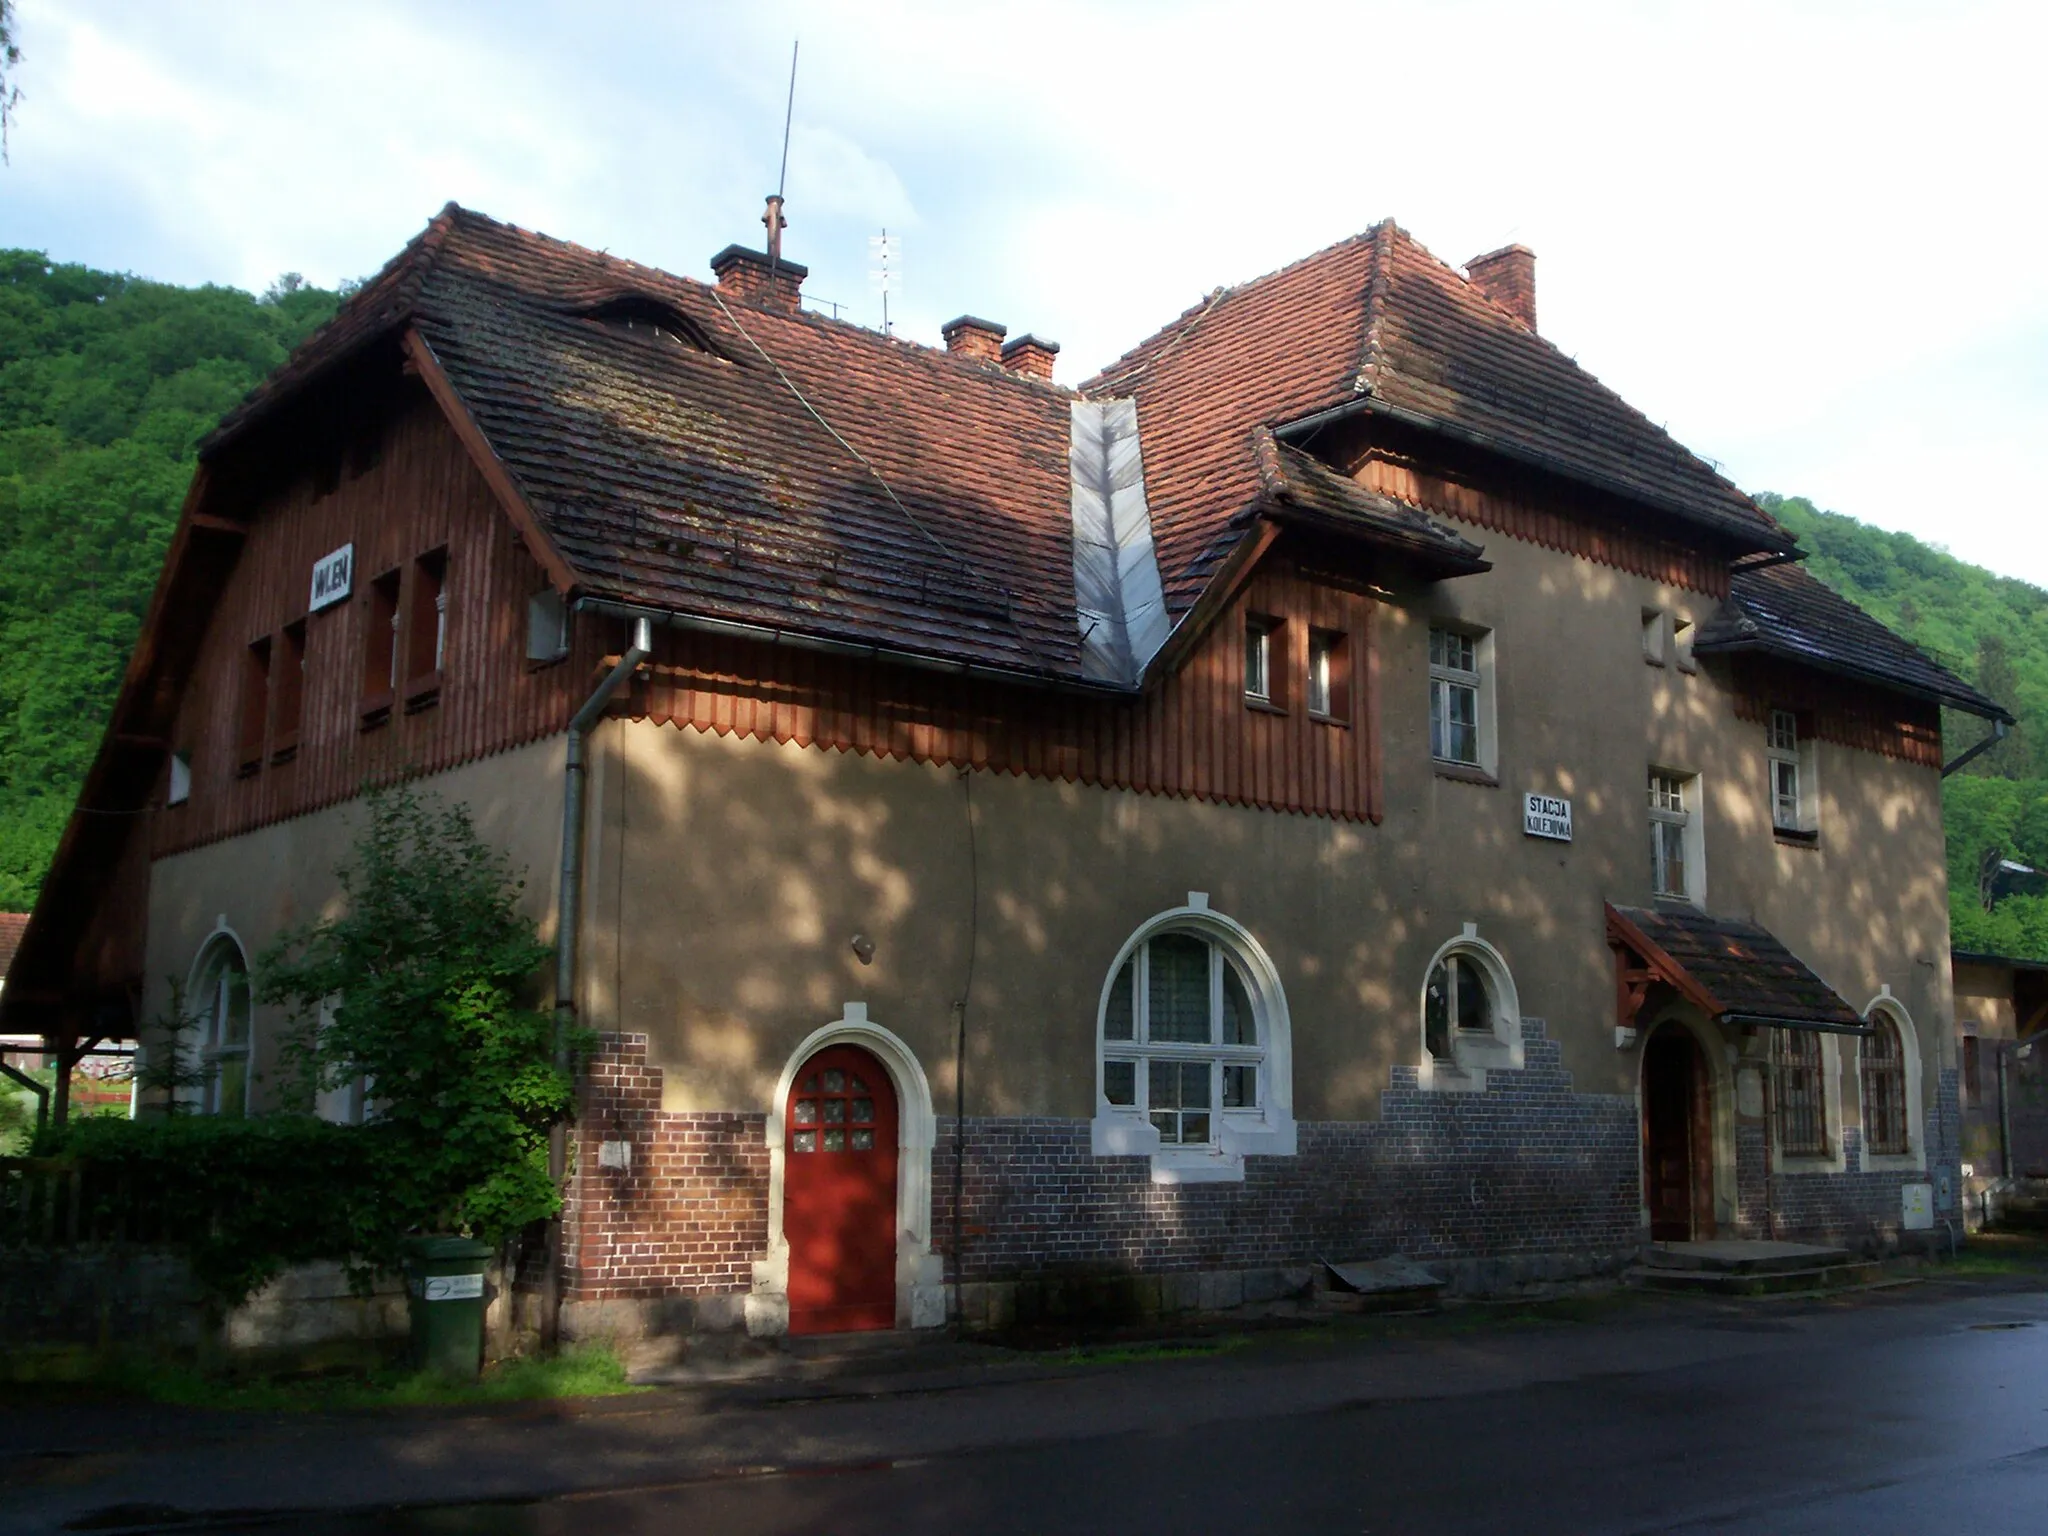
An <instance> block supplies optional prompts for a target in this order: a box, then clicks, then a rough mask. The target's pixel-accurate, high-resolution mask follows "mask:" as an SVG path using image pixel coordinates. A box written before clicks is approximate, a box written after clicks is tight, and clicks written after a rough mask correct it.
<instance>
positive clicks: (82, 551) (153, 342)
mask: <svg viewBox="0 0 2048 1536" xmlns="http://www.w3.org/2000/svg"><path fill="white" fill-rule="evenodd" d="M337 299H338V296H337V295H336V294H333V293H329V292H325V291H322V290H319V289H315V288H309V287H306V286H305V285H304V284H302V283H300V282H299V281H298V279H297V278H296V277H286V278H282V279H280V280H279V281H278V282H277V283H276V284H274V285H273V286H272V288H271V290H270V292H268V293H266V294H264V295H263V296H262V297H260V298H258V297H255V296H253V295H251V294H247V293H243V292H241V291H239V290H237V289H233V288H212V287H208V288H198V289H186V288H175V287H171V286H169V285H167V284H163V283H151V282H144V281H141V280H139V279H136V278H132V277H122V276H117V275H114V274H111V273H106V272H95V271H92V270H90V269H88V268H85V267H79V266H57V265H53V264H51V263H50V262H49V261H48V260H47V259H46V258H45V257H43V256H42V255H41V254H39V253H37V252H33V251H4V252H0V910H10V909H12V910H21V909H26V908H27V907H28V906H29V905H30V904H31V903H32V902H33V901H34V899H35V891H36V886H37V884H38V882H39V881H40V880H41V878H42V874H43V870H44V869H45V867H46V866H47V865H48V862H49V858H50V854H51V851H52V850H53V849H54V848H55V846H56V842H57V837H58V834H59V833H60V832H61V831H62V830H63V825H64V818H65V816H66V814H67V813H68V812H69V810H70V807H71V802H72V800H73V798H74V796H75V795H76V793H77V790H78V784H79V781H80V779H81V778H82V777H83V775H84V773H85V770H86V767H87V765H88V764H89V763H90V762H91V760H92V754H93V751H94V749H95V748H96V746H97V745H98V741H99V734H100V728H101V724H102V722H103V720H104V719H105V716H106V711H107V708H108V706H109V705H110V704H111V702H112V699H113V695H114V690H115V688H116V687H117V685H118V684H119V681H120V676H121V668H122V666H123V664H124V662H125V660H126V658H127V655H128V651H129V649H130V647H131V646H132V645H133V644H134V640H135V634H136V628H137V625H138V623H139V622H140V619H141V615H142V610H143V607H144V606H145V604H146V603H147V602H148V600H149V592H150V588H151V586H152V584H153V583H154V582H155V580H156V573H157V567H158V564H159V562H160V561H161V559H162V556H163V551H164V546H165V544H166V543H167V541H168V540H169V537H170V532H171V527H172V525H173V523H174V522H175V521H176V518H177V511H178V503H179V501H180V499H181V498H182V497H183V495H184V492H185V487H186V484H187V482H188V481H189V480H190V479H191V474H192V467H193V448H194V445H195V444H196V443H197V442H198V440H199V439H200V438H201V437H202V436H203V435H204V434H205V432H206V431H207V429H208V428H209V427H210V426H211V425H212V424H213V423H214V422H215V421H216V420H217V419H218V418H219V417H220V415H221V413H222V412H223V411H225V410H226V409H227V408H228V407H229V406H231V405H233V404H234V403H235V401H237V400H239V399H240V398H241V397H242V395H243V394H244V393H246V392H247V391H248V390H249V389H250V388H251V387H252V386H253V385H254V384H255V383H256V381H257V380H258V379H260V378H261V377H262V376H263V375H264V374H265V373H267V372H268V371H269V370H270V369H271V368H273V367H275V366H276V365H277V364H278V363H279V362H281V361H283V359H284V357H285V354H286V353H287V352H288V351H289V350H290V349H291V348H292V346H293V345H295V344H296V343H297V342H298V341H299V340H300V338H302V337H303V336H305V335H306V334H307V333H308V332H309V331H310V330H312V329H313V328H314V327H315V326H317V325H318V324H319V323H320V322H321V321H323V320H325V319H326V318H327V317H328V316H329V315H331V314H332V313H333V312H334V307H335V304H336V302H337ZM1760 499H1761V500H1762V501H1763V503H1764V504H1765V505H1766V506H1768V507H1769V508H1770V509H1771V510H1772V511H1773V512H1775V513H1776V514H1777V515H1778V516H1779V517H1780V518H1782V519H1783V520H1784V521H1785V523H1786V524H1787V525H1788V526H1790V527H1791V528H1792V529H1793V530H1794V531H1795V532H1796V533H1797V534H1798V535H1799V538H1800V542H1801V543H1802V544H1803V545H1804V546H1805V547H1806V548H1807V549H1808V550H1809V551H1811V553H1812V559H1811V561H1810V563H1809V569H1811V570H1812V571H1813V572H1814V574H1816V575H1817V576H1819V577H1820V578H1821V579H1822V580H1823V581H1826V582H1827V583H1829V584H1830V585H1831V586H1833V587H1835V588H1836V589H1837V590H1839V591H1841V592H1842V593H1844V594H1845V595H1847V596H1848V597H1850V598H1851V599H1853V600H1854V601H1856V602H1857V603H1859V604H1861V605H1862V606H1863V607H1864V608H1866V609H1868V610H1869V611H1870V612H1871V613H1873V614H1875V615H1876V616H1877V617H1878V618H1880V619H1882V620H1884V622H1886V623H1887V624H1890V625H1891V626H1893V627H1894V628H1895V629H1897V630H1899V631H1900V632H1901V633H1903V634H1905V635H1907V636H1908V637H1910V638H1911V639H1912V640H1914V641H1915V642H1917V643H1918V644H1920V645H1921V646H1922V647H1924V648H1925V649H1927V650H1928V651H1930V652H1932V653H1933V654H1935V655H1936V656H1938V657H1939V658H1940V659H1941V660H1943V661H1945V662H1947V663H1948V664H1949V665H1950V666H1951V667H1953V668H1954V669H1955V670H1956V671H1958V672H1960V673H1961V674H1962V675H1963V676H1964V677H1967V678H1969V679H1970V680H1971V681H1973V682H1975V683H1976V684H1977V685H1978V686H1979V687H1980V688H1982V689H1983V690H1984V691H1985V692H1987V693H1989V694H1990V695H1991V696H1992V697H1994V698H1996V699H1998V700H2000V701H2002V702H2004V703H2006V704H2007V705H2009V706H2010V707H2011V708H2012V709H2013V710H2014V712H2015V713H2016V714H2017V715H2018V716H2019V718H2020V725H2019V728H2018V729H2017V730H2016V731H2014V732H2013V734H2012V736H2011V737H2010V738H2009V739H2008V740H2007V741H2005V742H2002V743H2000V744H1999V745H1998V746H1997V747H1995V748H1993V749H1992V750H1990V751H1988V752H1986V753H1984V754H1983V755H1982V756H1980V757H1979V758H1978V759H1977V760H1976V761H1975V762H1974V763H1973V764H1972V765H1971V766H1970V769H1969V770H1968V771H1967V772H1966V773H1965V774H1960V775H1957V776H1956V777H1954V778H1952V779H1950V780H1949V781H1948V784H1947V786H1946V796H1945V798H1946V805H1947V813H1948V820H1949V875H1950V882H1951V890H1952V893H1953V906H1954V926H1955V940H1956V943H1957V944H1958V945H1960V946H1962V947H1965V948H1971V949H1988V950H1996V951H2000V952H2004V953H2012V954H2028V955H2035V956H2038V957H2040V958H2044V959H2048V895H2043V896H2028V895H2015V896H2007V897H2005V898H2003V899H2002V900H2000V901H1999V902H1998V903H1997V905H1996V907H1995V909H1993V910H1986V907H1985V905H1984V902H1983V900H1982V896H1981V892H1982V890H1983V889H1984V885H1983V880H1982V875H1983V871H1984V869H1985V868H1986V867H1987V864H1986V860H1987V859H1989V860H1992V861H1994V862H1995V860H1996V859H1998V858H2000V857H2008V858H2013V859H2016V860H2019V861H2021V862H2023V863H2026V864H2030V865H2034V866H2037V867H2040V868H2043V869H2048V592H2044V591H2043V590H2042V589H2041V588H2039V587H2033V586H2029V585H2028V584H2027V583H2025V582H2021V581H2014V580H2010V579H2008V578H2005V577H2000V576H1994V575H1992V574H1991V573H1990V572H1989V571H1986V570H1983V569H1982V568H1980V567H1977V566H1973V565H1966V564H1964V563H1963V562H1962V561H1960V560H1957V559H1954V558H1953V557H1952V556H1950V555H1948V554H1946V553H1944V552H1943V551H1942V550H1939V549H1936V548H1934V547H1932V546H1931V545H1927V544H1924V543H1922V542H1920V541H1919V540H1918V539H1915V538H1912V537H1910V536H1909V535H1906V534H1894V533H1884V532H1881V531H1879V530H1877V529H1875V528H1869V527H1865V526H1864V525H1863V524H1861V523H1858V522H1856V521H1854V520H1853V519H1851V518H1847V517H1841V516H1837V515H1835V514H1833V513H1829V512H1821V511H1819V510H1817V509H1816V508H1814V506H1813V505H1812V504H1811V503H1810V502H1807V501H1804V500H1802V499H1800V498H1797V497H1791V498H1783V497H1778V496H1772V495H1765V496H1763V497H1761V498H1760ZM1946 723H1947V726H1948V750H1949V751H1950V752H1951V753H1954V752H1957V751H1960V750H1961V749H1962V748H1963V747H1964V746H1967V745H1968V744H1970V743H1971V742H1973V741H1975V740H1977V739H1978V738H1979V737H1981V736H1982V734H1983V728H1982V727H1981V726H1980V725H1979V724H1978V723H1977V722H1975V721H1972V720H1970V719H1968V718H1967V717H1959V716H1951V717H1950V718H1949V719H1948V721H1947V722H1946Z"/></svg>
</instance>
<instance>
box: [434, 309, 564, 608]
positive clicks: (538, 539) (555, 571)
mask: <svg viewBox="0 0 2048 1536" xmlns="http://www.w3.org/2000/svg"><path fill="white" fill-rule="evenodd" d="M403 346H404V349H405V356H406V360H407V361H408V362H410V363H411V364H412V366H413V367H414V368H415V369H417V370H418V372H419V377H420V380H421V382H422V383H424V384H425V385H426V386H427V392H428V393H429V394H431V395H432V396H433V397H434V403H435V404H436V405H438V406H440V408H441V414H442V415H443V416H445V417H446V418H447V420H448V425H449V426H450V427H451V428H453V429H454V432H455V436H456V438H457V439H458V440H459V441H460V442H461V444H462V446H463V448H464V450H465V451H467V453H468V454H469V457H470V462H471V463H473V464H475V465H476V467H477V471H478V473H480V474H481V475H482V476H483V477H484V483H485V484H487V485H488V486H490V488H491V492H492V494H493V495H495V496H496V497H497V498H498V504H499V505H500V506H501V507H503V508H504V509H505V515H506V516H507V517H509V518H510V519H511V520H512V526H513V527H514V528H516V529H517V530H518V531H519V537H520V540H521V542H523V543H524V544H525V545H526V552H527V553H528V554H530V555H532V556H533V558H534V560H535V561H536V562H538V563H539V565H540V568H541V569H542V570H544V571H546V572H547V574H548V580H549V582H551V583H552V584H553V586H554V588H555V590H556V591H557V592H559V593H561V594H562V596H563V597H565V598H566V597H571V596H573V595H574V594H575V592H576V590H577V588H578V587H579V586H580V585H581V581H580V579H579V578H578V576H577V575H576V573H575V572H574V571H573V570H571V569H570V568H569V562H568V561H567V560H564V559H563V558H562V554H561V551H560V550H558V549H556V548H555V544H554V540H552V539H550V538H549V537H548V535H547V530H546V529H544V528H543V527H542V526H541V522H540V518H539V517H538V516H536V515H535V513H534V510H533V508H532V507H531V506H530V505H528V503H527V500H526V495H525V493H524V492H523V491H521V490H520V489H519V484H518V482H517V481H515V480H514V479H513V478H512V471H511V470H509V469H507V468H506V467H505V461H504V460H503V459H501V458H499V457H498V453H497V450H496V449H494V448H493V447H492V446H491V443H490V439H489V438H487V437H485V436H484V430H483V428H482V427H481V426H479V425H478V424H477V420H476V417H474V416H473V415H471V414H470V410H469V406H468V404H467V403H466V402H465V401H464V400H463V398H462V395H461V394H460V392H458V391H457V390H456V388H455V385H454V382H453V381H452V380H450V379H449V377H448V375H447V373H446V371H444V370H443V369H442V367H441V360H440V359H439V358H438V357H436V356H434V349H433V347H432V346H430V345H429V344H428V342H427V339H426V337H424V336H422V335H421V334H420V333H419V331H418V329H417V328H415V327H412V326H408V327H406V332H405V339H404V342H403Z"/></svg>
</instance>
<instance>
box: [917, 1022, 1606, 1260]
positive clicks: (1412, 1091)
mask: <svg viewBox="0 0 2048 1536" xmlns="http://www.w3.org/2000/svg"><path fill="white" fill-rule="evenodd" d="M1523 1044H1524V1051H1523V1054H1524V1060H1525V1065H1524V1066H1523V1068H1522V1069H1521V1070H1519V1071H1502V1070H1496V1069H1489V1070H1488V1072H1487V1075H1486V1091H1485V1092H1483V1093H1443V1092H1425V1091H1424V1090H1422V1089H1421V1088H1420V1087H1418V1086H1417V1075H1416V1071H1415V1069H1414V1068H1413V1067H1397V1068H1396V1069H1395V1070H1394V1080H1393V1083H1392V1085H1391V1086H1390V1087H1389V1088H1388V1089H1387V1091H1386V1093H1385V1094H1384V1095H1383V1097H1382V1102H1381V1113H1380V1118H1379V1119H1378V1120H1374V1121H1346V1122H1308V1123H1303V1124H1301V1125H1300V1126H1299V1128H1298V1137H1297V1145H1298V1149H1299V1150H1298V1152H1297V1154H1296V1155H1295V1156H1293V1157H1251V1158H1247V1159H1246V1160H1245V1179H1244V1182H1243V1183H1241V1184H1182V1185H1158V1184H1154V1183H1153V1182H1152V1179H1151V1168H1150V1164H1149V1162H1148V1161H1147V1160H1146V1159H1145V1158H1142V1157H1096V1156H1094V1155H1092V1154H1091V1153H1090V1151H1089V1128H1088V1122H1087V1121H1085V1120H1064V1119H1049V1118H1046V1119H1037V1118H970V1119H969V1120H968V1122H967V1135H966V1141H967V1147H966V1155H965V1159H964V1167H963V1169H962V1173H961V1183H962V1201H961V1212H960V1220H961V1228H962V1242H961V1248H962V1250H963V1252H964V1254H965V1260H964V1264H963V1265H962V1266H960V1270H959V1275H958V1278H961V1279H964V1280H1000V1279H1013V1278H1018V1277H1022V1276H1027V1275H1034V1274H1046V1273H1060V1272H1069V1273H1072V1272H1099V1271H1104V1270H1125V1271H1129V1270H1136V1271H1145V1272H1152V1271H1161V1270H1180V1269H1237V1268H1255V1267H1264V1266H1275V1265H1288V1264H1300V1263H1308V1262H1312V1261H1313V1260H1314V1259H1316V1258H1318V1257H1328V1258H1331V1259H1338V1260H1346V1259H1361V1258H1375V1257H1380V1256H1382V1255H1385V1254H1390V1253H1397V1252H1398V1253H1403V1254H1407V1255H1409V1256H1411V1257H1414V1258H1418V1259H1457V1258H1502V1257H1516V1256H1527V1255H1544V1254H1578V1255H1589V1254H1593V1255H1598V1254H1607V1255H1612V1254H1617V1253H1621V1252H1625V1251H1628V1250H1632V1249H1633V1248H1634V1247H1635V1246H1636V1244H1637V1243H1638V1242H1639V1241H1640V1239H1641V1173H1640V1162H1639V1153H1638V1147H1637V1111H1636V1104H1635V1100H1634V1098H1633V1097H1631V1096H1627V1095H1616V1094H1588V1093H1576V1092H1574V1091H1573V1089H1572V1084H1571V1076H1570V1074H1569V1073H1567V1072H1566V1071H1565V1070H1564V1068H1563V1066H1562V1065H1561V1062H1560V1057H1559V1051H1558V1047H1557V1045H1556V1044H1555V1042H1553V1041H1551V1040H1550V1039H1549V1038H1547V1035H1546V1033H1545V1031H1544V1027H1543V1024H1542V1022H1541V1021H1540V1020H1535V1019H1525V1020H1524V1021H1523ZM932 1186H933V1202H932V1204H933V1211H932V1215H933V1221H932V1229H933V1236H934V1238H935V1239H936V1240H937V1246H940V1247H945V1246H947V1245H948V1244H949V1243H950V1242H951V1239H952V1234H953V1209H952V1200H953V1187H954V1160H953V1123H952V1121H951V1120H950V1119H941V1121H940V1122H939V1135H938V1145H937V1147H936V1149H935V1150H934V1154H933V1158H932ZM952 1270H953V1266H952V1264H951V1261H950V1258H949V1261H948V1273H949V1276H951V1274H952Z"/></svg>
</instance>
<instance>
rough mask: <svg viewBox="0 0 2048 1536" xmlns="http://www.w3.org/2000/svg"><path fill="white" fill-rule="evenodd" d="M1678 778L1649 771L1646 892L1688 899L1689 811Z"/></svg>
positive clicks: (1680, 780)
mask: <svg viewBox="0 0 2048 1536" xmlns="http://www.w3.org/2000/svg"><path fill="white" fill-rule="evenodd" d="M1685 791H1686V781H1685V779H1684V777H1683V776H1682V775H1679V774H1675V773H1660V772H1658V771H1657V770H1656V769H1654V768H1653V769H1651V770H1650V889H1651V890H1652V891H1654V892H1656V894H1657V895H1659V896H1688V895H1690V894H1691V891H1690V889H1689V887H1688V886H1687V883H1686V881H1687V875H1688V871H1687V869H1686V844H1687V843H1688V842H1689V841H1691V838H1690V836H1689V834H1690V833H1691V830H1692V810H1691V808H1690V806H1688V805H1687V803H1686V792H1685Z"/></svg>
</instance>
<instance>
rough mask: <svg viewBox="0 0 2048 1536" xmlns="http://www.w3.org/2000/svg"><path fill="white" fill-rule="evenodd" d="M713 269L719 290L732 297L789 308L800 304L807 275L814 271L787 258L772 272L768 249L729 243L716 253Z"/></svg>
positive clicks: (773, 307) (746, 302)
mask: <svg viewBox="0 0 2048 1536" xmlns="http://www.w3.org/2000/svg"><path fill="white" fill-rule="evenodd" d="M711 272H712V275H713V276H714V277H716V278H717V279H718V291H719V292H720V293H722V294H723V295H725V297H727V298H728V299H738V300H739V301H740V302H741V303H742V304H758V305H760V306H761V308H763V309H789V310H793V309H795V308H796V307H797V304H798V301H799V298H800V296H801V294H802V291H803V286H804V279H805V278H807V277H809V276H810V275H811V269H810V268H809V267H802V266H798V265H797V264H796V263H795V262H793V261H789V260H787V259H784V260H782V261H780V262H777V263H775V264H774V267H773V270H772V272H771V270H770V265H769V261H768V257H767V254H766V253H765V252H762V251H750V250H748V249H747V248H746V247H745V246H743V245H728V246H727V247H726V248H725V249H724V250H722V251H720V252H719V253H718V254H717V255H716V256H714V257H712V258H711Z"/></svg>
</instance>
